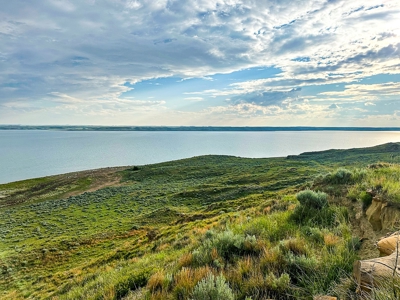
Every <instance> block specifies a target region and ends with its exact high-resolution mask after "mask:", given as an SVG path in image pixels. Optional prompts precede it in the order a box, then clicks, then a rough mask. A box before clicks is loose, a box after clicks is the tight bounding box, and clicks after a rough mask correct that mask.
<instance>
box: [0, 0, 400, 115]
mask: <svg viewBox="0 0 400 300" xmlns="http://www.w3.org/2000/svg"><path fill="white" fill-rule="evenodd" d="M399 19H400V4H399V3H398V1H395V0H385V1H383V0H370V1H368V4H366V3H365V1H361V0H354V1H345V0H337V1H328V0H314V1H301V0H295V1H288V0H284V1H278V0H272V1H253V2H243V1H236V0H217V1H209V0H201V1H198V0H188V1H177V0H171V1H167V0H162V1H151V0H104V1H95V0H80V1H78V0H68V1H60V0H46V1H41V0H32V1H28V2H25V3H24V5H23V8H22V7H21V4H20V3H18V1H9V2H8V3H7V6H5V7H3V8H2V10H1V11H0V20H1V21H0V44H1V45H2V49H1V53H0V103H2V102H3V103H6V102H7V103H13V102H17V99H25V101H29V102H37V103H36V104H35V105H33V104H32V105H33V106H35V107H37V106H41V105H42V107H46V103H50V104H54V103H55V102H57V101H58V103H59V104H60V103H61V102H62V103H64V104H66V103H68V104H70V105H75V106H81V107H84V103H88V102H90V103H94V102H99V103H100V102H101V101H114V102H116V103H117V105H120V104H121V102H118V100H116V99H118V98H119V97H121V95H122V94H123V93H124V92H126V91H129V90H130V88H129V87H127V86H125V85H124V84H125V83H126V82H131V83H135V82H140V81H142V80H145V79H149V78H158V77H166V76H171V75H175V76H180V77H182V78H193V77H203V78H204V79H206V80H209V79H212V78H211V77H210V75H213V74H216V73H229V72H232V71H236V70H240V69H245V68H250V67H256V66H275V67H276V68H279V69H281V70H282V73H281V74H280V75H279V76H278V77H276V78H267V79H260V80H249V81H245V80H244V82H240V83H235V84H233V85H232V86H231V87H230V88H229V89H225V90H208V91H203V92H198V93H195V92H192V93H185V94H191V95H199V97H197V96H196V97H197V98H200V97H201V98H204V97H205V96H207V95H208V96H210V97H218V96H228V97H230V98H231V99H233V100H232V101H234V99H235V97H236V96H241V97H242V98H243V97H248V96H249V95H271V93H278V94H279V93H280V95H282V93H285V92H287V91H290V90H291V89H293V88H296V87H302V86H306V85H322V84H326V83H351V82H353V83H356V82H358V81H359V80H360V79H361V78H364V77H367V76H372V75H376V74H399V73H400V43H399V36H400V26H399V22H398V20H399ZM396 89H397V90H396ZM398 93H399V85H398V83H390V84H388V85H387V86H384V84H383V85H375V86H372V85H370V86H369V87H368V86H366V85H363V84H351V85H348V86H347V87H346V90H345V91H343V92H326V93H323V94H321V96H324V97H333V98H341V97H347V96H350V97H352V99H357V100H359V101H361V100H363V101H367V103H370V102H371V101H376V100H378V98H379V96H380V95H392V96H393V95H398ZM196 97H192V98H196ZM189 98H190V97H189ZM181 100H185V99H181ZM186 100H188V99H186ZM192 100H193V99H192ZM18 101H19V100H18ZM246 101H247V102H248V101H250V100H246ZM335 101H336V100H335ZM253 102H254V103H255V104H257V103H259V101H255V100H254V101H250V102H248V103H253ZM62 103H61V104H62ZM137 104H139V102H137ZM275 104H276V103H272V104H271V105H275ZM131 105H133V104H132V103H131ZM145 106H146V105H145ZM263 106H265V105H263ZM147 107H148V106H147ZM244 107H245V106H244Z"/></svg>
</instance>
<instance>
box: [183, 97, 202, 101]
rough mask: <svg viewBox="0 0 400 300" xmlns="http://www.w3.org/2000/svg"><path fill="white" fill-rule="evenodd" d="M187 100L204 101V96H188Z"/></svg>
mask: <svg viewBox="0 0 400 300" xmlns="http://www.w3.org/2000/svg"><path fill="white" fill-rule="evenodd" d="M185 100H188V101H203V100H204V98H202V97H186V98H185Z"/></svg>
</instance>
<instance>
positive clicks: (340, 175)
mask: <svg viewBox="0 0 400 300" xmlns="http://www.w3.org/2000/svg"><path fill="white" fill-rule="evenodd" d="M352 177H353V173H352V172H351V171H349V170H347V169H344V168H340V169H337V170H336V172H335V173H333V174H332V183H336V184H343V183H349V182H350V181H351V179H352Z"/></svg>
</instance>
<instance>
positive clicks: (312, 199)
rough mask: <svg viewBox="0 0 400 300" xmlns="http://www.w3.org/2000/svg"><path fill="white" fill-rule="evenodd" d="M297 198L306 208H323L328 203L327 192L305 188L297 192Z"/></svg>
mask: <svg viewBox="0 0 400 300" xmlns="http://www.w3.org/2000/svg"><path fill="white" fill-rule="evenodd" d="M296 198H297V200H298V201H299V202H300V204H301V205H302V206H304V207H306V208H314V209H322V208H324V207H326V206H327V205H328V200H327V194H325V193H323V192H314V191H311V190H305V191H301V192H299V193H297V195H296Z"/></svg>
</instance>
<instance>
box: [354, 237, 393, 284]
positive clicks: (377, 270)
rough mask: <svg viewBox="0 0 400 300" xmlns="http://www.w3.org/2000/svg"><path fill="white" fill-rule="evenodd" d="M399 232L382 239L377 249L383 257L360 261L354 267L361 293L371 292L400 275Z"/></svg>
mask: <svg viewBox="0 0 400 300" xmlns="http://www.w3.org/2000/svg"><path fill="white" fill-rule="evenodd" d="M399 240H400V235H399V232H396V233H395V234H393V235H391V236H389V237H386V238H383V239H381V240H380V241H379V242H378V244H377V247H378V249H379V252H380V253H381V255H387V256H383V257H378V258H373V259H367V260H359V261H356V262H355V263H354V265H353V275H354V278H355V280H356V282H357V284H358V287H359V291H364V292H370V291H371V289H372V288H374V287H379V285H380V283H382V282H385V281H387V280H388V278H393V276H395V275H397V276H398V275H400V271H399V270H400V251H398V248H397V245H399Z"/></svg>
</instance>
